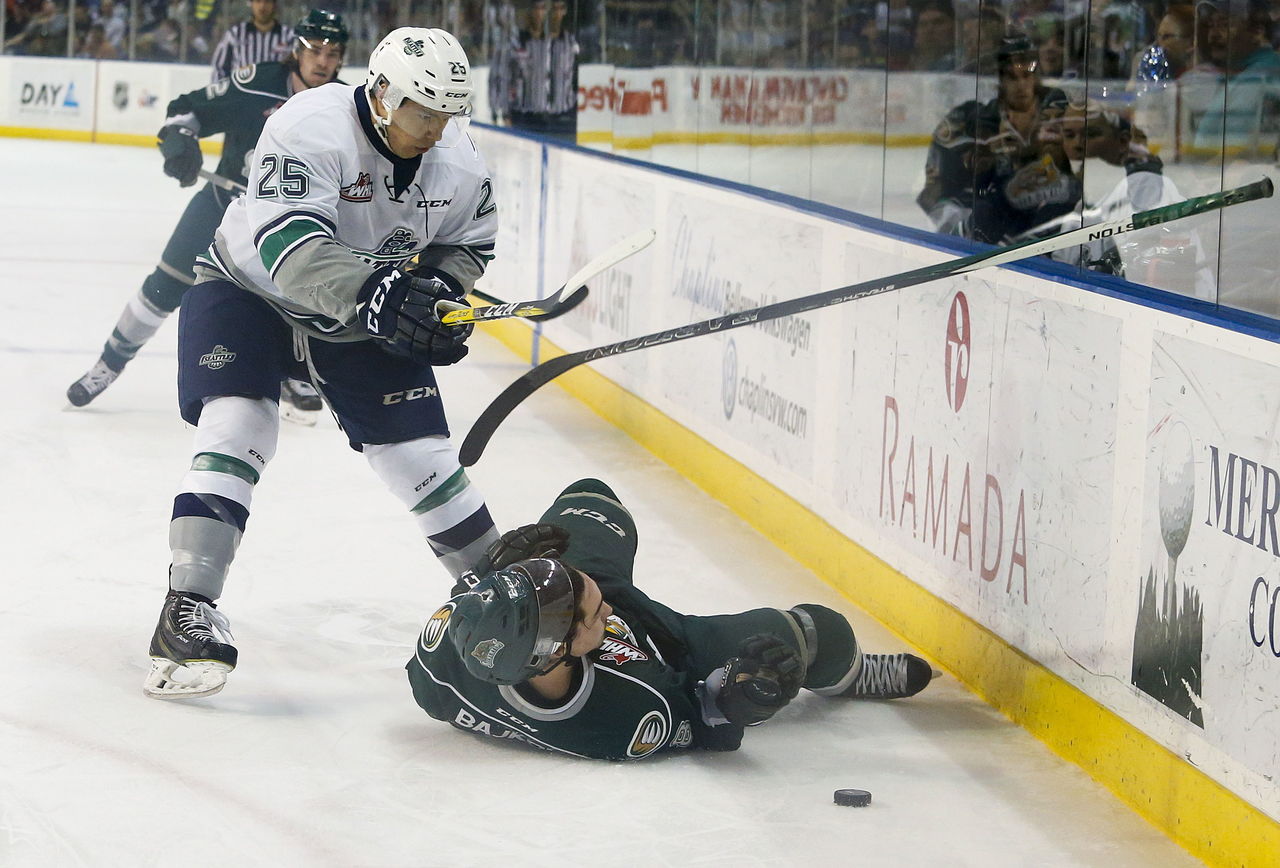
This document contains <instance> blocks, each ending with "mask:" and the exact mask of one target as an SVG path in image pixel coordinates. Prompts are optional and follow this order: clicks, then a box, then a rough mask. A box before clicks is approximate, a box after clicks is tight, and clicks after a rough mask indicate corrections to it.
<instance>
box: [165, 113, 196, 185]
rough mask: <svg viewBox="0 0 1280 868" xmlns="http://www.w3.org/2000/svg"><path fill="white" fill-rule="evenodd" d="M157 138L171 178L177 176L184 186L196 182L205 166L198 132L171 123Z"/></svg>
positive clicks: (166, 171)
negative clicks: (197, 135) (197, 136)
mask: <svg viewBox="0 0 1280 868" xmlns="http://www.w3.org/2000/svg"><path fill="white" fill-rule="evenodd" d="M156 138H157V140H158V141H157V144H158V145H159V146H160V153H161V154H162V155H163V156H164V173H165V174H166V175H168V176H169V177H170V178H177V179H178V182H179V183H180V184H182V186H184V187H190V186H191V185H192V184H194V183H195V182H196V179H197V178H199V177H200V169H201V168H203V166H204V157H203V156H201V154H200V141H199V140H198V139H197V138H196V134H195V133H194V132H193V131H192V130H191V129H190V128H188V127H184V126H179V125H178V124H170V125H169V126H167V127H161V128H160V132H159V133H157V134H156Z"/></svg>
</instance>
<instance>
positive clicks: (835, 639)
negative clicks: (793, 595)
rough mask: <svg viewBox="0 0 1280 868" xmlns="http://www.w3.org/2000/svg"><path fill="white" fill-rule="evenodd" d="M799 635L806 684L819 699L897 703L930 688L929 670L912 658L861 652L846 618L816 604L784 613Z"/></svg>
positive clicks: (912, 655) (926, 664) (914, 656)
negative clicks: (831, 697)
mask: <svg viewBox="0 0 1280 868" xmlns="http://www.w3.org/2000/svg"><path fill="white" fill-rule="evenodd" d="M787 616H788V617H789V619H790V620H792V621H793V622H794V623H795V626H796V627H797V628H798V631H799V633H800V635H801V636H802V637H803V643H802V644H803V648H804V652H805V656H806V662H807V664H808V669H807V670H806V673H805V681H804V686H805V687H806V688H808V689H809V690H812V691H813V692H814V693H817V694H819V695H822V696H846V697H849V698H851V699H900V698H902V697H906V696H914V695H915V694H917V693H919V692H920V691H921V690H924V689H925V687H927V686H928V685H929V681H930V680H931V679H932V678H933V667H931V666H930V665H929V664H928V663H927V662H926V661H925V660H923V659H921V658H920V657H917V656H916V655H914V654H864V653H863V652H862V649H861V648H860V647H859V645H858V640H857V637H855V636H854V634H853V628H852V627H851V626H849V622H848V620H847V619H846V618H845V617H844V616H843V615H841V614H840V613H839V612H837V611H835V610H833V609H829V608H827V607H826V606H820V605H817V604H815V603H801V604H800V605H798V606H795V607H794V608H792V609H790V610H788V612H787Z"/></svg>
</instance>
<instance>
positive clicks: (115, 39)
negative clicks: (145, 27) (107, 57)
mask: <svg viewBox="0 0 1280 868" xmlns="http://www.w3.org/2000/svg"><path fill="white" fill-rule="evenodd" d="M127 12H128V10H127V9H126V8H125V7H124V6H121V5H119V4H117V3H116V2H115V0H102V2H101V3H99V4H98V11H97V12H96V13H94V18H93V23H94V24H101V25H102V32H103V38H104V39H105V40H106V42H107V43H108V44H109V45H110V46H111V49H112V51H114V52H115V56H117V57H119V56H121V55H122V54H123V53H124V48H125V45H124V38H125V34H126V33H128V30H129V22H128V20H127V18H126V15H127Z"/></svg>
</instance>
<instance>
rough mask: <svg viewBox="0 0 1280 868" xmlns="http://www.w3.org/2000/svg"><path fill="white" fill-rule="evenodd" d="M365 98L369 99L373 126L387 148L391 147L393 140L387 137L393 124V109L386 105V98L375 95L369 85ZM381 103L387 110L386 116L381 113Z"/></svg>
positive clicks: (365, 90)
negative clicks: (379, 110)
mask: <svg viewBox="0 0 1280 868" xmlns="http://www.w3.org/2000/svg"><path fill="white" fill-rule="evenodd" d="M388 90H389V88H388ZM364 98H365V99H366V100H368V101H369V114H370V117H371V119H372V120H373V128H374V129H375V130H376V131H377V133H378V135H379V137H381V139H382V141H383V143H384V144H386V146H387V148H388V149H390V148H391V140H390V139H389V138H387V127H389V126H391V111H390V110H389V109H387V107H386V106H387V103H386V100H383V99H378V98H377V97H375V96H374V95H373V94H372V93H370V92H369V88H367V87H366V88H365V89H364ZM379 103H381V107H382V108H383V109H384V110H385V111H386V117H383V116H382V115H381V114H379V112H378V108H379Z"/></svg>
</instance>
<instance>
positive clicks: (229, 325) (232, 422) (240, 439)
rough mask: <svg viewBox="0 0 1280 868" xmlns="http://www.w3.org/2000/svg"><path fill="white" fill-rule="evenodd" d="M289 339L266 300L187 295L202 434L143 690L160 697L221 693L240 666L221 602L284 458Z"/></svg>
mask: <svg viewBox="0 0 1280 868" xmlns="http://www.w3.org/2000/svg"><path fill="white" fill-rule="evenodd" d="M289 331H290V329H289V327H288V326H287V325H285V324H284V323H283V322H281V321H280V319H279V318H278V316H277V315H276V314H275V313H274V311H272V310H271V308H270V307H269V306H268V305H267V304H266V303H265V302H263V301H262V300H261V299H259V298H257V297H256V296H253V295H251V294H250V293H248V292H245V291H244V290H241V289H239V288H237V287H235V286H233V285H231V284H229V283H226V282H221V281H215V282H211V283H202V284H199V285H198V286H196V287H194V288H193V289H192V290H191V291H190V292H189V293H188V294H187V300H186V302H185V304H184V307H183V314H182V317H181V322H180V324H179V331H178V344H179V351H178V400H179V406H180V408H181V411H182V418H183V419H184V420H186V421H187V422H188V423H190V424H192V425H196V426H197V427H196V434H195V438H194V444H193V447H192V459H191V463H190V465H189V467H188V470H187V473H186V475H185V476H184V477H183V479H182V483H181V486H180V488H179V491H178V494H177V496H176V497H175V498H174V501H173V513H172V518H171V520H170V523H169V546H170V549H171V562H170V567H169V592H168V593H167V594H166V596H165V601H164V605H163V607H162V608H161V613H160V619H159V622H158V623H157V625H156V629H155V632H154V633H153V635H152V639H151V646H150V654H151V658H152V669H151V672H150V674H149V675H148V677H147V680H146V683H145V685H144V688H143V689H144V690H145V691H146V692H147V693H148V694H149V695H151V696H156V697H159V698H164V699H182V698H190V697H195V696H208V695H211V694H213V693H216V692H218V691H219V690H221V689H222V686H223V684H224V683H225V681H226V677H227V674H228V673H229V672H230V671H231V670H232V669H234V668H235V666H236V662H237V656H238V655H237V652H236V648H235V646H234V645H232V644H231V636H230V631H229V629H228V624H227V620H226V618H225V617H224V616H223V615H222V613H221V612H219V611H218V610H217V607H216V601H217V600H218V598H219V597H220V596H221V595H222V589H223V585H224V583H225V581H226V577H227V572H228V570H229V569H230V567H231V562H232V560H233V559H234V557H235V553H236V549H237V547H238V546H239V544H240V539H241V537H242V536H243V534H244V531H245V527H246V524H247V522H248V519H249V510H250V506H251V503H252V499H253V491H254V486H255V485H256V484H257V482H258V479H259V477H260V475H261V474H262V472H263V471H264V470H265V469H266V466H267V463H268V462H269V461H270V460H271V458H272V457H273V456H274V455H275V451H276V443H277V440H278V437H279V429H280V422H279V414H278V411H277V408H276V404H275V393H276V390H277V389H278V388H279V383H280V379H281V378H282V377H283V376H284V374H285V372H286V370H287V367H288V361H289V354H288V345H289V339H290V338H289Z"/></svg>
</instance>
